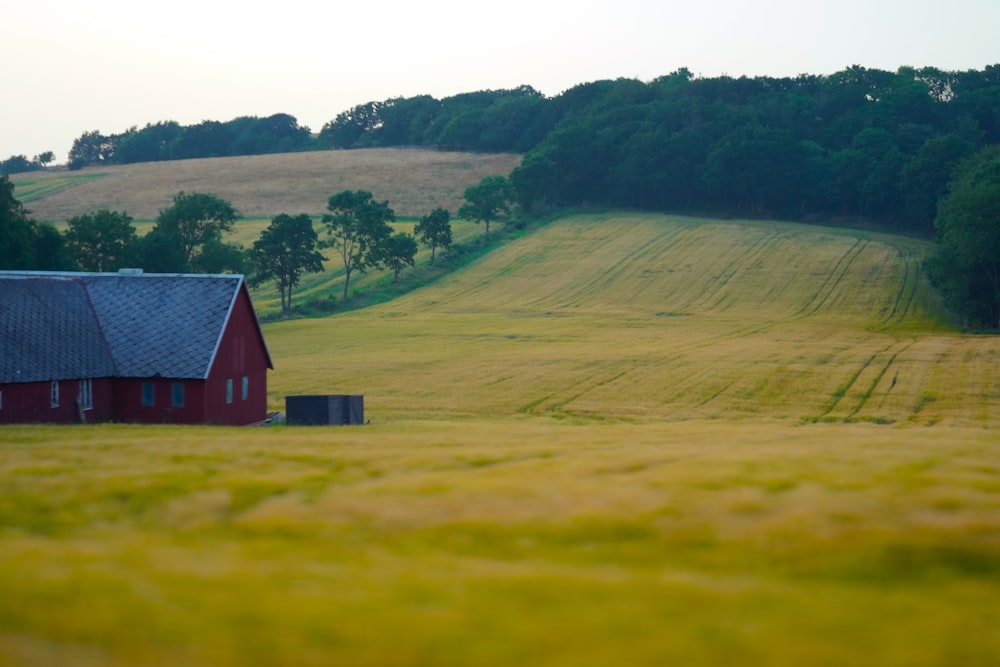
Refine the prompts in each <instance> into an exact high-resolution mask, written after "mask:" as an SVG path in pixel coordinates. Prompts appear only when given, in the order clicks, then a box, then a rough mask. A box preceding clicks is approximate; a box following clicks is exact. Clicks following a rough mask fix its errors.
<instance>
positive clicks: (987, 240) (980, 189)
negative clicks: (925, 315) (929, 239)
mask: <svg viewBox="0 0 1000 667" xmlns="http://www.w3.org/2000/svg"><path fill="white" fill-rule="evenodd" d="M934 226H935V227H937V230H938V244H939V245H938V249H937V251H936V252H935V254H934V255H933V256H932V257H931V258H930V259H929V260H928V269H929V274H930V278H931V282H932V283H933V284H934V285H935V286H936V287H938V289H940V290H941V292H942V294H943V295H944V299H945V303H947V304H948V305H949V306H950V307H952V308H953V309H954V310H956V311H957V312H958V313H959V314H961V315H962V318H963V319H964V320H965V322H966V324H969V325H972V326H974V327H1000V146H989V147H987V148H984V149H982V150H981V151H979V152H978V153H976V154H975V155H973V156H972V157H970V158H968V159H967V160H965V161H964V162H963V163H962V164H961V165H960V166H959V167H958V170H957V171H956V176H955V178H954V179H953V180H952V181H951V183H950V184H949V186H948V194H947V195H946V196H945V197H944V198H943V199H942V200H941V202H940V204H939V205H938V214H937V217H936V218H935V219H934Z"/></svg>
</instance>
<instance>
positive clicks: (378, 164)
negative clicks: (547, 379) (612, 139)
mask: <svg viewBox="0 0 1000 667" xmlns="http://www.w3.org/2000/svg"><path fill="white" fill-rule="evenodd" d="M520 159H521V158H520V156H519V155H513V154H478V153H457V152H446V151H430V150H418V149H401V148H380V149H364V150H352V151H314V152H307V153H282V154H277V155H250V156H242V157H226V158H209V159H201V160H173V161H168V162H147V163H141V164H131V165H121V166H108V167H90V168H87V169H83V170H81V171H79V172H67V171H61V170H53V171H51V172H47V173H39V172H29V173H25V174H15V175H14V176H12V177H11V181H12V182H13V183H14V188H15V192H14V194H15V196H16V197H17V198H18V199H19V200H20V201H22V202H23V203H24V204H25V205H26V208H28V209H30V211H31V213H32V216H33V217H35V218H36V219H38V220H48V221H51V222H56V223H60V222H63V221H65V220H67V219H69V218H71V217H73V216H76V215H81V214H84V213H90V212H92V211H96V210H99V209H109V210H113V211H125V212H127V213H128V214H129V215H131V216H132V217H133V218H135V219H136V220H139V221H149V220H153V219H154V218H155V217H156V216H157V214H159V212H160V210H162V209H164V208H167V207H168V206H170V204H171V202H172V198H173V196H174V195H175V194H177V193H178V192H180V191H182V190H183V191H185V192H207V193H210V194H214V195H217V196H219V197H222V198H223V199H226V200H228V201H229V202H231V203H232V204H233V206H234V207H235V208H236V209H237V210H238V211H239V212H240V213H241V214H242V215H243V216H246V217H248V218H265V217H266V218H271V217H273V216H275V215H277V214H279V213H289V214H291V215H295V214H298V213H309V214H310V215H319V214H322V213H325V212H326V202H327V199H329V197H330V195H332V194H336V193H337V192H340V191H342V190H349V189H350V190H357V189H362V190H368V191H370V192H371V193H372V194H373V195H375V198H376V199H377V200H379V201H382V200H388V201H389V204H390V206H392V208H393V210H394V211H395V212H396V214H397V215H399V216H403V217H420V216H422V215H426V214H427V213H429V212H430V211H431V210H433V209H434V208H436V207H439V206H440V207H443V208H446V209H448V210H450V211H452V212H454V211H455V210H457V208H458V206H459V205H460V204H461V202H462V201H463V199H462V196H463V193H464V192H465V188H467V187H468V186H470V185H474V184H476V183H478V182H479V180H480V179H481V178H482V177H483V176H493V175H497V174H500V175H506V174H508V173H510V170H511V169H513V168H514V167H515V166H517V164H518V163H519V162H520Z"/></svg>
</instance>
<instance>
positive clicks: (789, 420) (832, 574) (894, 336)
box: [0, 214, 1000, 667]
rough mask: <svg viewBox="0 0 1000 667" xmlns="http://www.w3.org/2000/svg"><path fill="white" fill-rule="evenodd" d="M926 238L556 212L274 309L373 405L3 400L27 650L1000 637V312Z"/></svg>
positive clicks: (744, 661)
mask: <svg viewBox="0 0 1000 667" xmlns="http://www.w3.org/2000/svg"><path fill="white" fill-rule="evenodd" d="M926 250H927V247H926V246H925V245H924V244H923V243H922V242H919V241H914V240H910V239H901V238H898V237H892V236H884V235H878V234H873V233H868V232H859V231H847V230H838V229H827V228H817V227H808V226H802V225H793V224H781V223H763V222H745V221H727V222H720V221H712V220H701V219H694V218H675V217H667V216H652V215H619V214H607V215H588V216H582V215H581V216H572V217H567V218H563V219H560V220H556V221H553V222H551V223H549V224H547V225H545V226H543V227H541V228H539V229H538V230H536V231H534V232H533V233H530V234H526V235H524V236H522V237H521V238H519V239H517V240H515V241H513V242H511V243H508V244H506V245H504V246H503V247H501V248H500V249H498V250H496V251H494V252H492V253H490V254H489V255H487V256H486V257H484V258H483V259H481V260H479V261H477V262H475V263H473V264H470V265H469V266H466V267H465V268H463V269H460V270H459V271H456V272H455V273H452V274H450V275H447V276H445V277H442V278H440V279H439V280H437V281H435V282H433V283H432V284H430V285H427V286H425V287H423V288H421V289H419V290H416V291H414V292H411V293H410V294H407V295H405V296H403V297H401V298H398V299H395V300H393V301H391V302H388V303H384V304H381V305H378V306H375V307H371V308H366V309H363V310H355V311H351V312H347V313H344V314H341V315H337V316H335V317H329V318H320V319H303V320H294V321H287V322H276V323H271V324H267V325H265V327H264V330H265V335H266V336H267V340H268V344H269V347H270V349H271V353H272V356H273V357H274V359H275V364H276V368H275V370H274V372H273V373H272V374H271V378H270V390H271V395H270V399H269V400H270V404H271V407H272V408H274V409H280V408H282V407H283V397H284V396H285V395H287V394H293V393H313V392H323V393H361V394H364V395H365V409H366V417H368V418H370V419H371V423H370V424H369V425H368V426H364V427H354V428H293V427H282V426H275V427H269V428H260V429H231V428H213V427H202V428H182V427H169V426H134V425H104V426H98V427H89V428H81V427H75V426H71V427H45V426H18V427H5V428H3V429H2V430H0V442H2V444H0V664H10V665H135V664H142V665H176V664H185V665H329V664H343V665H440V664H444V665H509V664H512V663H513V664H516V663H524V664H530V665H545V666H557V665H558V666H562V665H566V666H569V665H573V666H578V665H583V666H590V665H592V666H595V667H596V666H602V665H612V664H614V665H619V664H621V665H663V664H733V665H782V666H783V665H820V666H825V665H831V666H832V665H844V664H851V665H880V666H882V665H900V666H903V665H906V666H911V665H918V666H920V665H989V664H997V663H998V662H1000V633H997V631H996V628H997V627H1000V606H998V605H997V604H996V600H997V599H998V595H1000V438H998V437H997V433H998V427H1000V374H998V373H997V371H996V369H997V362H998V360H1000V340H998V339H997V338H996V337H985V336H979V337H976V336H965V335H961V334H959V333H957V332H956V331H955V330H954V329H952V328H951V327H950V326H949V325H948V324H947V321H946V319H945V317H944V316H943V314H942V312H941V311H940V309H939V306H938V304H937V303H936V300H935V297H934V294H933V293H932V291H931V290H930V289H929V287H928V285H927V282H926V279H925V278H924V276H923V275H922V274H921V271H920V259H921V257H922V256H923V255H924V253H925V252H926Z"/></svg>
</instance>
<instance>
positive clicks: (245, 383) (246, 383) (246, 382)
mask: <svg viewBox="0 0 1000 667" xmlns="http://www.w3.org/2000/svg"><path fill="white" fill-rule="evenodd" d="M249 396H250V378H248V377H247V376H246V375H244V376H243V400H244V401H245V400H247V397H249Z"/></svg>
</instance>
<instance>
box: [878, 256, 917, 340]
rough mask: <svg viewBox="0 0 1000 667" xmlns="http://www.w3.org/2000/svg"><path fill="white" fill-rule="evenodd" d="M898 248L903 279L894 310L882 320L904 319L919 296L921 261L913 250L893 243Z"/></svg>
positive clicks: (887, 321)
mask: <svg viewBox="0 0 1000 667" xmlns="http://www.w3.org/2000/svg"><path fill="white" fill-rule="evenodd" d="M892 247H893V248H895V249H896V252H897V253H898V255H899V258H900V259H901V260H902V261H903V280H902V282H901V283H900V285H899V290H898V291H897V292H896V299H895V301H894V302H893V304H892V310H891V311H890V312H889V314H888V315H886V316H885V317H884V318H883V319H882V321H883V322H884V323H889V322H892V321H898V320H902V319H904V318H905V317H906V316H907V315H908V314H909V313H910V310H911V309H912V308H913V301H914V299H916V296H917V289H918V287H919V284H920V275H921V273H920V262H919V261H917V260H916V258H914V256H913V251H911V250H910V249H908V248H904V247H902V246H899V245H895V244H893V245H892Z"/></svg>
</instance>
